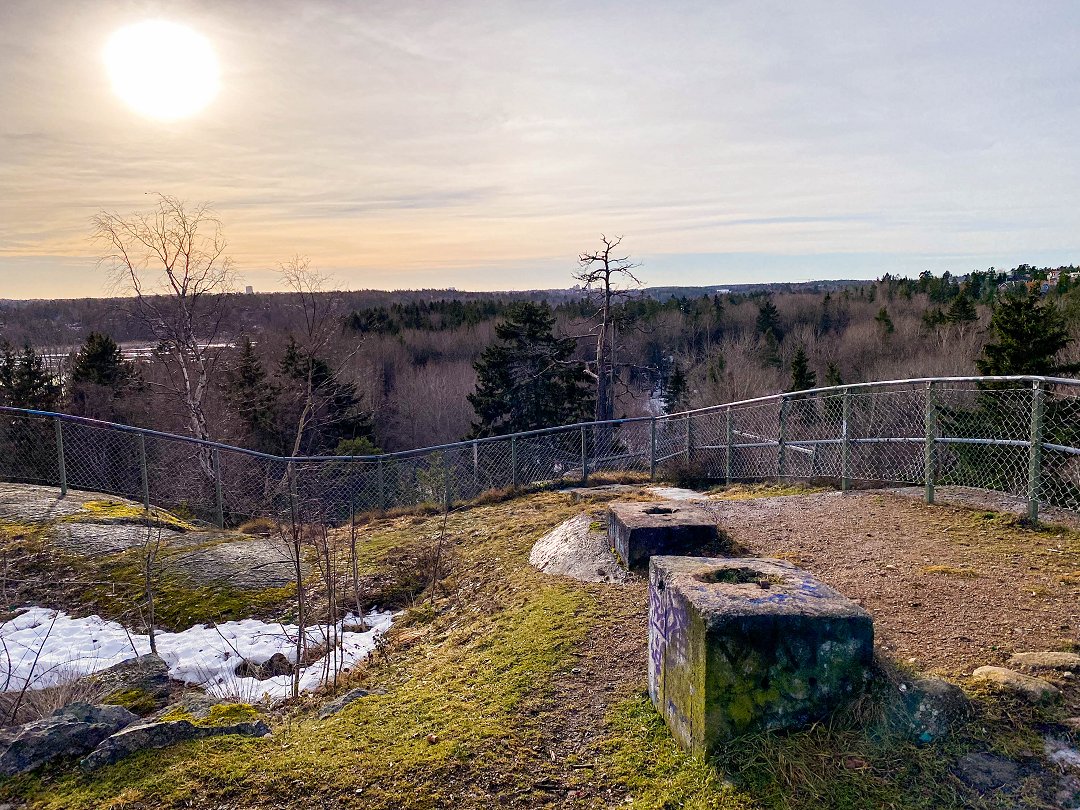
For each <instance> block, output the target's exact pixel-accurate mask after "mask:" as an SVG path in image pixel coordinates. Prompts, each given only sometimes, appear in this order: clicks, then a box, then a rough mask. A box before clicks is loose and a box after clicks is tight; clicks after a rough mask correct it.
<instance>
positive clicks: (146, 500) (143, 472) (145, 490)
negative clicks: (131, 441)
mask: <svg viewBox="0 0 1080 810" xmlns="http://www.w3.org/2000/svg"><path fill="white" fill-rule="evenodd" d="M139 474H140V476H141V478H142V481H141V483H142V502H143V507H144V508H145V509H146V511H147V512H149V511H150V471H149V470H148V469H147V464H146V437H145V436H144V435H143V434H141V433H140V434H139Z"/></svg>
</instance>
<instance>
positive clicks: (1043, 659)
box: [1009, 652, 1080, 672]
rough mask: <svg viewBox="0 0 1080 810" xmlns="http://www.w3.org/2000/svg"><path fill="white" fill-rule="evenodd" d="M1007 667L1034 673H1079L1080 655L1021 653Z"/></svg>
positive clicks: (1011, 659)
mask: <svg viewBox="0 0 1080 810" xmlns="http://www.w3.org/2000/svg"><path fill="white" fill-rule="evenodd" d="M1009 666H1010V667H1017V668H1019V669H1030V670H1036V671H1038V670H1055V671H1057V672H1080V655H1077V654H1076V653H1067V652H1022V653H1016V654H1015V655H1013V656H1012V658H1010V659H1009Z"/></svg>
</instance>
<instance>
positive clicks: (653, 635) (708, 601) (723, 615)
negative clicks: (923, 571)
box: [649, 556, 874, 754]
mask: <svg viewBox="0 0 1080 810" xmlns="http://www.w3.org/2000/svg"><path fill="white" fill-rule="evenodd" d="M873 649H874V626H873V622H872V620H871V618H870V614H869V613H867V612H866V611H865V610H863V609H862V608H861V607H859V606H858V605H856V604H855V603H854V602H852V601H851V600H850V599H847V598H846V597H844V596H842V595H840V594H839V593H837V592H836V591H834V590H833V589H832V588H829V587H828V586H826V585H823V584H822V583H820V582H818V581H817V580H816V579H814V578H813V577H812V576H811V575H810V574H809V573H807V572H806V571H803V570H801V569H799V568H796V567H795V566H793V565H791V564H790V563H786V562H783V561H781V560H767V559H757V558H741V559H714V558H706V557H669V556H657V557H653V558H652V560H651V562H650V566H649V695H650V696H651V697H652V700H653V703H654V704H655V705H656V708H657V710H658V711H659V712H660V714H661V715H663V717H664V719H665V720H666V721H667V724H668V726H669V727H670V728H671V731H672V734H673V735H674V736H675V738H676V739H677V740H678V741H679V743H680V745H682V746H683V748H685V749H686V750H688V751H690V752H692V753H694V754H707V753H710V752H712V751H714V750H715V749H716V748H717V746H718V745H719V744H720V743H722V742H724V741H725V740H728V739H730V738H732V737H736V736H738V735H740V734H746V733H749V732H754V731H761V730H765V729H783V728H797V727H800V726H806V725H809V724H810V723H812V722H814V721H816V720H820V719H822V718H824V717H825V716H826V715H828V714H829V713H830V712H832V711H833V710H834V709H836V708H837V707H839V706H840V705H841V704H843V703H844V702H846V701H848V700H849V699H851V698H852V697H854V696H856V695H858V694H860V693H862V692H863V691H864V689H865V688H866V684H867V682H868V678H869V666H870V664H871V660H872V658H873Z"/></svg>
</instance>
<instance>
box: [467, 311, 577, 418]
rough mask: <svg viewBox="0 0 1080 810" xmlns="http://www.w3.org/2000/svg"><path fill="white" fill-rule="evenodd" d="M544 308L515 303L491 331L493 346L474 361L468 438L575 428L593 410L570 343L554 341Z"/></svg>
mask: <svg viewBox="0 0 1080 810" xmlns="http://www.w3.org/2000/svg"><path fill="white" fill-rule="evenodd" d="M554 326H555V316H554V315H552V313H551V308H550V307H549V306H548V305H547V304H534V303H530V302H516V303H514V304H512V305H511V306H510V307H509V308H508V310H507V313H506V320H505V321H503V322H501V323H499V324H497V325H496V327H495V337H496V342H495V343H493V344H491V345H490V346H488V348H487V349H485V350H484V352H483V354H481V355H480V358H479V359H478V360H477V361H476V363H475V365H474V368H475V369H476V391H475V392H474V393H472V394H469V403H470V404H471V405H472V406H473V410H475V411H476V416H477V421H476V422H474V423H473V430H472V435H473V436H496V435H502V434H506V433H516V432H518V431H522V430H534V429H536V428H542V427H549V426H552V425H560V424H564V423H568V422H576V421H578V420H580V419H583V418H585V417H586V416H587V415H588V413H589V410H590V409H591V407H592V398H591V395H590V392H589V387H590V386H589V381H588V378H587V377H586V374H585V369H584V367H583V366H582V365H581V364H580V363H575V362H573V355H574V341H573V339H570V338H559V337H556V336H555V334H554V332H553V328H554Z"/></svg>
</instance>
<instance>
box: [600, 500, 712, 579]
mask: <svg viewBox="0 0 1080 810" xmlns="http://www.w3.org/2000/svg"><path fill="white" fill-rule="evenodd" d="M608 540H609V542H610V543H611V546H612V548H614V549H615V554H616V555H617V556H618V557H619V559H620V560H621V561H622V563H623V565H625V566H626V567H627V568H645V567H648V565H649V558H650V557H652V556H653V555H655V554H687V553H689V552H698V553H700V552H702V551H705V550H707V549H709V548H712V547H716V546H718V545H719V541H720V536H719V534H718V532H717V530H716V520H715V519H714V518H713V517H712V516H711V515H710V514H709V513H708V512H706V511H705V509H703V508H702V507H700V506H695V505H692V504H687V503H675V502H673V501H660V502H654V503H613V504H611V505H610V506H609V507H608Z"/></svg>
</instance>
